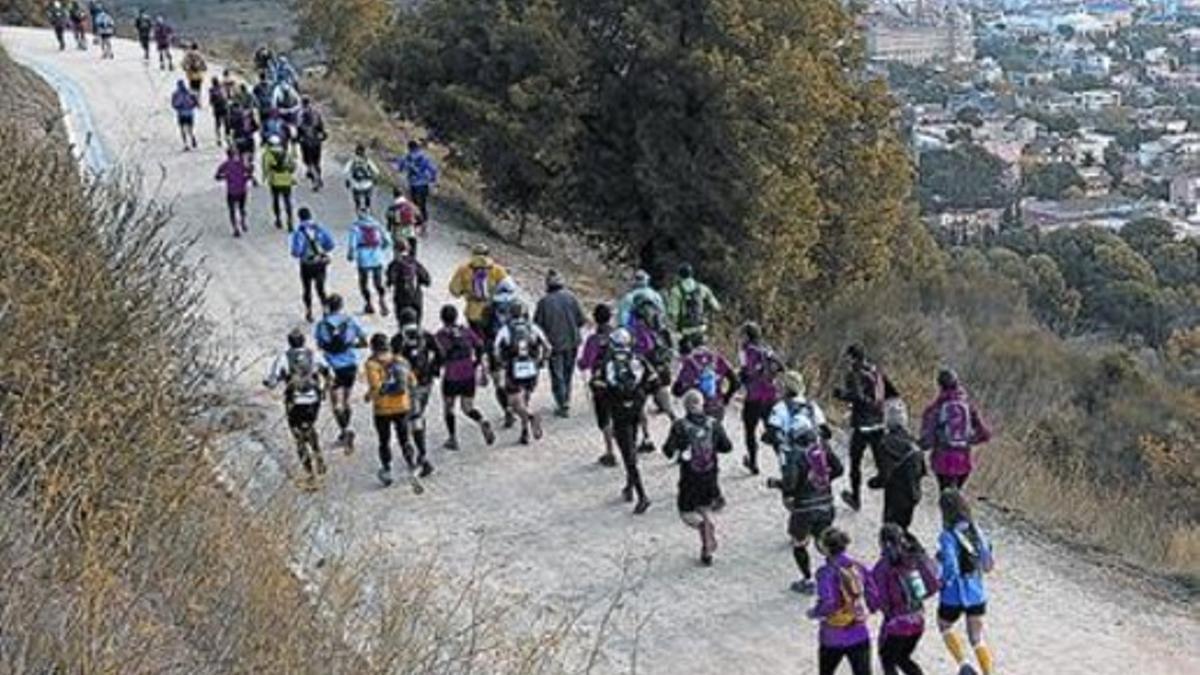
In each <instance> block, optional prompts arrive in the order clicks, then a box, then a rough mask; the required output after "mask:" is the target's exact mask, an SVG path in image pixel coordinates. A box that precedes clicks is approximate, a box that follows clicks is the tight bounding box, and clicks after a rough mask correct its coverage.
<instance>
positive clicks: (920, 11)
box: [866, 1, 975, 65]
mask: <svg viewBox="0 0 1200 675" xmlns="http://www.w3.org/2000/svg"><path fill="white" fill-rule="evenodd" d="M866 24H867V25H866V28H867V54H868V55H869V56H870V58H871V59H872V60H873V61H876V62H884V63H886V62H900V63H907V64H909V65H922V64H925V63H930V62H933V61H942V62H947V63H970V62H971V61H973V60H974V59H975V35H974V24H973V22H972V19H971V14H970V12H969V11H967V10H966V9H963V8H962V7H960V6H959V5H958V3H956V2H950V3H947V4H941V5H939V4H937V3H933V2H929V3H926V2H920V1H917V2H908V3H886V4H881V5H878V6H877V9H876V11H873V12H871V13H870V14H868V16H867V19H866Z"/></svg>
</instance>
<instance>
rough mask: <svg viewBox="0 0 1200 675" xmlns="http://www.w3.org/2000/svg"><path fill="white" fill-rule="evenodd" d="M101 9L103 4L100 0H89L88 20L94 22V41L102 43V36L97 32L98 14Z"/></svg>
mask: <svg viewBox="0 0 1200 675" xmlns="http://www.w3.org/2000/svg"><path fill="white" fill-rule="evenodd" d="M100 9H101V6H100V2H99V0H88V3H87V10H88V20H89V21H90V22H91V24H92V41H93V42H94V43H95V44H100V36H99V35H97V34H96V15H97V14H99V13H100Z"/></svg>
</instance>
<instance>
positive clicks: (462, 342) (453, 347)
mask: <svg viewBox="0 0 1200 675" xmlns="http://www.w3.org/2000/svg"><path fill="white" fill-rule="evenodd" d="M466 331H467V329H465V328H462V327H455V328H454V329H452V330H451V331H450V345H449V346H448V347H446V363H458V362H460V361H466V360H468V359H474V357H475V349H474V347H473V346H472V344H471V340H470V338H468V337H467V332H466Z"/></svg>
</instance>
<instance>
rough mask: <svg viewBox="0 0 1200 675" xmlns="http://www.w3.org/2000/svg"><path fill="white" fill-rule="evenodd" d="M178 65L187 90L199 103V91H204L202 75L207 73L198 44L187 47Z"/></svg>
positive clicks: (200, 92) (200, 94)
mask: <svg viewBox="0 0 1200 675" xmlns="http://www.w3.org/2000/svg"><path fill="white" fill-rule="evenodd" d="M180 65H181V66H183V73H184V75H185V76H186V77H187V81H188V88H189V89H191V90H192V93H193V94H195V95H196V100H197V101H199V100H200V98H201V96H202V91H201V90H203V89H204V74H205V73H206V72H208V64H207V63H205V61H204V55H203V54H201V53H200V45H199V44H197V43H195V42H193V43H191V44H189V45H188V48H187V51H186V52H184V54H183V61H181V62H180Z"/></svg>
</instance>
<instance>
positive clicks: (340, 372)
mask: <svg viewBox="0 0 1200 675" xmlns="http://www.w3.org/2000/svg"><path fill="white" fill-rule="evenodd" d="M357 379H358V366H347V367H345V368H334V369H333V386H335V387H339V388H341V389H352V388H354V382H355V380H357Z"/></svg>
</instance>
